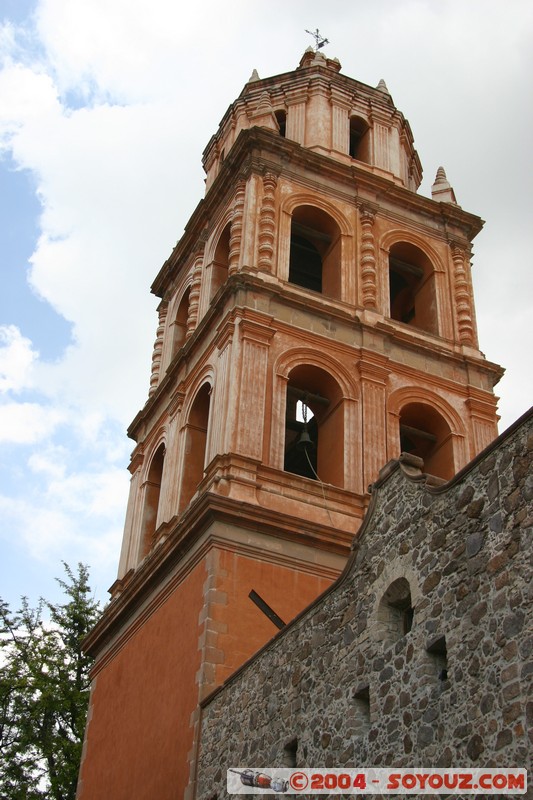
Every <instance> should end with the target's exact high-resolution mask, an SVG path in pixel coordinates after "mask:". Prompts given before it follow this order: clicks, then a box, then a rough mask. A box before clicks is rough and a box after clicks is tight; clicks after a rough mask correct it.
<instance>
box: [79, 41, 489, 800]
mask: <svg viewBox="0 0 533 800" xmlns="http://www.w3.org/2000/svg"><path fill="white" fill-rule="evenodd" d="M203 164H204V168H205V172H206V193H205V197H204V199H203V200H201V201H200V203H199V205H198V206H197V208H196V210H195V211H194V213H193V215H192V217H191V218H190V220H189V222H188V224H187V226H186V229H185V233H184V235H183V237H182V239H181V240H180V241H179V242H178V244H177V245H176V247H175V249H174V251H173V252H172V254H171V255H170V257H169V259H168V260H167V261H166V262H165V264H164V265H163V267H162V269H161V271H160V272H159V274H158V276H157V277H156V279H155V282H154V284H153V286H152V291H153V292H154V293H155V294H156V295H157V296H158V297H159V298H160V299H161V302H160V305H159V324H158V327H157V335H156V341H155V345H154V351H153V360H152V372H151V379H150V390H149V397H148V400H147V403H146V405H145V406H144V408H143V409H142V410H141V411H140V412H139V413H138V415H137V416H136V418H135V419H134V421H133V423H132V424H131V427H130V429H129V435H130V436H131V438H132V439H134V441H135V442H136V447H135V450H134V451H133V455H132V459H131V464H130V472H131V491H130V499H129V503H128V509H127V514H126V523H125V530H124V539H123V546H122V553H121V557H120V566H119V574H118V580H117V581H116V582H115V584H114V585H113V586H112V587H111V590H110V591H111V602H110V604H109V606H108V608H107V610H106V612H105V613H104V616H103V618H102V620H101V622H100V623H99V624H98V626H97V627H96V628H95V630H94V631H93V633H92V634H91V635H90V637H89V640H88V642H87V649H88V650H89V652H91V653H92V654H94V656H95V658H96V661H95V666H94V669H93V686H92V699H91V708H90V714H89V722H88V726H87V732H86V742H85V750H84V758H83V761H82V767H81V772H80V782H79V788H78V797H79V798H80V800H88V799H89V798H90V799H91V800H97V798H101V797H103V796H109V797H113V798H115V800H119V799H120V798H130V797H135V798H138V799H139V800H141V799H142V798H146V800H148V798H150V799H151V798H153V797H157V798H158V800H165V799H166V798H169V799H170V798H175V797H182V796H184V797H187V798H193V797H194V785H195V763H196V746H197V745H196V742H197V736H198V729H199V725H200V721H201V719H200V718H201V712H200V708H199V703H200V701H201V699H202V698H203V697H204V696H206V694H207V693H209V692H211V691H212V690H213V689H214V688H215V687H216V686H217V685H219V684H220V683H221V682H223V681H224V680H225V679H226V678H227V677H228V676H229V675H230V674H231V673H232V672H233V671H234V670H235V669H237V668H238V667H239V666H240V665H241V664H242V663H243V662H244V661H245V660H246V659H247V658H249V657H250V656H251V655H252V654H253V653H254V652H255V651H256V650H257V649H258V648H259V647H261V646H262V645H263V644H264V643H265V642H266V641H267V640H268V639H269V638H270V637H271V636H273V635H274V634H275V632H276V628H275V626H274V625H273V623H272V622H271V620H270V619H269V618H268V617H267V616H266V615H265V614H264V613H263V611H262V610H261V609H260V608H258V607H257V605H255V604H254V603H253V602H252V600H251V599H250V596H249V595H250V593H251V592H252V593H255V595H254V596H257V595H259V597H260V598H261V599H262V600H263V601H264V602H265V603H266V604H267V605H268V606H270V607H271V608H272V609H273V610H274V611H275V612H276V614H277V615H278V616H279V617H281V619H282V620H284V621H285V622H288V621H289V620H290V619H292V618H293V617H294V616H295V615H296V614H297V613H298V612H299V611H301V610H302V609H303V608H304V607H305V606H307V605H308V604H309V603H310V602H311V601H312V600H313V599H315V598H316V597H317V596H318V595H319V594H320V592H322V591H323V590H324V589H325V588H326V587H327V586H328V585H329V584H330V583H331V582H332V581H333V580H334V579H335V578H336V577H337V576H338V575H339V574H340V572H341V570H342V568H343V566H344V564H345V562H346V558H347V556H348V553H349V549H350V544H351V541H352V539H353V536H354V534H356V532H357V530H358V528H359V525H360V523H361V521H362V519H363V517H364V514H365V510H366V508H367V505H368V500H369V495H368V487H369V485H370V484H371V483H372V482H373V481H375V480H376V478H377V476H378V471H379V469H380V468H381V467H382V466H383V465H384V464H385V463H386V462H387V461H388V460H390V459H391V458H395V457H398V456H399V454H400V452H401V451H408V452H410V453H412V454H414V455H417V456H419V457H420V458H421V459H422V460H423V462H424V470H425V471H426V472H427V473H430V474H431V475H433V476H434V480H435V482H436V483H438V482H439V481H442V480H447V479H449V478H451V477H452V476H453V475H454V474H455V473H456V472H457V471H458V470H459V469H460V468H461V467H463V466H464V465H465V464H466V463H467V462H468V461H469V460H470V459H471V458H472V457H473V456H474V455H475V454H477V453H478V452H479V451H480V450H481V449H483V447H485V446H486V445H487V444H488V443H489V442H490V441H491V440H492V439H493V438H494V437H495V435H496V434H497V428H496V423H497V415H496V398H495V397H494V394H493V386H494V385H495V383H496V382H497V381H498V379H499V377H500V376H501V369H500V368H499V367H497V366H496V365H494V364H492V363H490V362H488V361H487V360H486V359H485V358H484V356H483V354H482V353H481V352H480V351H479V348H478V341H477V332H476V321H475V312H474V300H473V295H472V284H471V277H470V254H471V242H472V240H473V238H474V237H475V236H476V235H477V233H479V231H480V230H481V227H482V222H481V220H480V219H479V217H477V216H474V215H472V214H470V213H468V212H466V211H464V210H463V209H462V208H461V207H460V206H459V205H458V204H457V202H456V199H455V195H454V192H453V189H452V188H451V186H450V184H449V183H448V181H447V178H446V175H445V173H444V170H443V169H442V168H441V169H439V171H438V173H437V177H436V180H435V183H434V185H433V189H432V198H431V199H428V198H426V197H423V196H421V195H419V194H417V189H418V187H419V185H420V181H421V177H422V168H421V165H420V161H419V158H418V155H417V153H416V150H415V149H414V144H413V136H412V133H411V129H410V127H409V124H408V122H407V121H406V119H405V118H404V117H403V115H402V114H401V112H400V111H398V110H397V109H396V108H395V106H394V104H393V101H392V98H391V96H390V94H389V92H388V89H387V87H386V85H385V83H384V82H383V81H380V83H379V85H378V86H377V87H376V88H372V87H369V86H366V85H365V84H363V83H360V82H358V81H356V80H353V79H351V78H349V77H347V76H345V75H342V74H341V72H340V64H339V62H338V61H337V60H336V59H329V58H327V57H325V56H324V55H323V54H322V53H320V52H314V51H312V50H311V49H310V50H308V51H307V52H306V53H305V54H304V56H303V58H302V59H301V61H300V64H299V66H298V68H297V69H296V70H294V71H293V72H289V73H286V74H283V75H278V76H275V77H271V78H266V79H260V78H259V76H258V75H257V73H256V72H255V71H254V73H253V74H252V76H251V78H250V80H249V81H248V83H247V84H246V85H245V87H244V89H243V91H242V92H241V94H240V96H239V97H238V98H237V100H236V101H235V102H234V103H233V104H232V105H231V106H230V107H229V108H228V110H227V112H226V114H225V115H224V117H223V119H222V121H221V123H220V126H219V129H218V131H217V132H216V134H215V135H214V136H213V137H212V139H211V140H210V142H209V143H208V145H207V147H206V149H205V151H204V154H203ZM309 646H310V648H312V642H310V643H309ZM251 702H252V700H251ZM265 702H266V700H265ZM228 713H230V712H228Z"/></svg>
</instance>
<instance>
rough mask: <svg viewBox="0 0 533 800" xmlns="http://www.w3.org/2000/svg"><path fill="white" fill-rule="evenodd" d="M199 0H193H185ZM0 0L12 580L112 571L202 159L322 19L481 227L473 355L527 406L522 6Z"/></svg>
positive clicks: (6, 538)
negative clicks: (169, 268)
mask: <svg viewBox="0 0 533 800" xmlns="http://www.w3.org/2000/svg"><path fill="white" fill-rule="evenodd" d="M189 6H190V7H189ZM189 6H188V7H187V8H185V7H183V6H181V5H180V4H177V3H176V2H175V0H172V1H171V0H150V2H148V0H129V2H126V0H90V1H89V0H32V2H30V1H29V0H0V275H1V291H0V518H1V520H2V522H1V524H0V595H1V596H2V597H3V598H4V599H6V600H8V601H9V602H11V603H12V604H16V602H17V600H18V598H19V597H20V595H22V594H26V595H28V596H29V597H30V599H31V600H32V601H35V599H36V598H37V597H38V596H39V595H42V594H44V595H45V596H47V597H50V598H54V597H56V596H57V595H58V589H57V587H56V585H55V582H54V577H55V576H60V575H61V573H62V567H61V560H63V559H64V560H66V561H67V562H69V563H71V564H75V563H76V562H77V561H80V560H81V561H83V562H85V563H88V564H89V566H90V568H91V574H92V582H93V585H94V587H95V590H96V592H97V595H98V596H99V597H100V598H102V599H105V597H106V590H107V588H108V587H109V586H110V585H111V583H112V582H113V580H114V579H115V574H116V568H117V564H118V556H119V550H120V542H121V535H122V526H123V520H124V515H125V508H126V501H127V492H128V472H127V464H128V460H129V453H130V452H131V450H132V449H133V442H131V441H130V440H128V439H127V437H126V434H125V430H126V428H127V425H128V424H129V422H130V421H131V419H132V418H133V417H134V416H135V414H136V413H137V411H138V410H139V408H141V407H142V405H143V404H144V402H145V401H146V398H147V390H148V385H149V373H150V360H151V350H152V344H153V339H154V335H155V330H156V324H157V318H156V300H155V298H154V297H153V296H151V295H150V292H149V287H150V284H151V282H152V280H153V278H154V277H155V275H156V274H157V272H158V270H159V268H160V266H161V264H162V263H163V262H164V260H165V259H166V257H167V256H168V254H169V253H170V251H171V249H172V247H173V245H174V243H175V242H176V240H177V239H179V237H180V236H181V233H182V231H183V227H184V225H185V223H186V221H187V219H188V217H189V216H190V214H191V212H192V211H193V209H194V207H195V206H196V204H197V203H198V201H199V200H200V199H201V197H202V194H203V173H202V170H201V154H202V151H203V149H204V147H205V145H206V144H207V142H208V140H209V138H210V136H211V135H212V133H213V132H214V131H215V130H216V127H217V125H218V122H219V120H220V118H221V117H222V115H223V113H224V111H225V110H226V108H227V106H228V105H229V103H230V102H232V100H233V99H234V98H235V97H236V96H237V95H238V93H239V92H240V90H241V88H242V86H243V85H244V83H245V82H246V81H247V79H248V78H249V76H250V74H251V72H252V70H253V69H254V68H256V69H257V70H258V72H259V74H260V75H261V76H262V77H264V76H267V75H271V74H277V73H280V72H285V71H287V70H290V69H293V68H295V67H296V65H297V64H298V61H299V59H300V57H301V55H302V53H303V51H304V50H305V48H306V47H307V46H308V45H309V44H311V43H312V42H311V39H310V37H309V36H308V35H307V34H306V33H305V29H306V28H307V29H310V30H314V29H315V28H316V27H319V28H320V30H321V31H322V33H323V34H324V35H325V36H327V37H328V39H329V40H330V42H331V44H330V45H329V47H328V50H327V52H328V55H330V56H332V57H334V56H336V57H338V58H339V60H340V61H341V64H342V71H343V72H344V73H345V74H348V75H350V76H352V77H354V78H357V79H359V80H361V81H363V82H365V83H368V84H371V85H376V84H377V83H378V81H379V79H380V78H384V79H385V81H386V83H387V86H388V88H389V90H390V92H391V94H392V96H393V98H394V101H395V103H396V105H397V107H398V108H399V109H400V110H401V111H402V112H403V113H404V114H405V115H406V116H407V118H408V119H409V121H410V123H411V127H412V129H413V133H414V136H415V140H416V145H417V148H418V152H419V155H420V157H421V160H422V164H423V167H424V176H425V177H424V184H423V187H422V190H421V191H422V193H423V194H426V195H429V193H430V187H431V183H432V182H433V179H434V176H435V173H436V170H437V168H438V167H439V166H440V165H441V164H442V165H443V166H444V167H445V169H446V172H447V176H448V179H449V180H450V182H451V183H452V185H453V186H454V189H455V192H456V195H457V199H458V202H459V203H460V204H461V205H462V206H463V208H465V209H466V210H468V211H471V212H473V213H476V214H479V215H480V216H481V217H483V218H484V219H485V220H486V226H485V230H484V231H483V232H482V233H481V234H480V235H479V237H478V238H477V239H476V242H475V256H474V280H475V290H476V299H477V315H478V325H479V334H480V342H481V348H482V350H483V351H484V352H485V353H486V355H487V357H488V358H489V359H490V360H493V361H495V362H497V363H500V364H502V365H503V366H505V367H506V368H507V374H506V376H505V378H504V379H503V380H502V382H501V384H500V386H499V387H497V393H498V394H499V395H500V396H501V403H500V412H501V414H502V424H501V429H503V428H505V427H507V425H509V424H510V423H511V422H512V421H513V420H514V419H515V418H516V417H517V416H518V415H519V414H520V413H522V412H523V411H525V410H526V408H527V407H528V406H529V405H530V402H531V393H532V392H531V389H532V378H531V375H530V372H531V370H530V369H529V364H530V362H531V358H530V353H529V339H530V337H531V316H532V303H531V298H532V292H531V246H530V241H529V228H530V225H531V219H533V208H532V205H533V201H532V192H531V186H532V178H533V175H532V159H531V155H530V139H531V130H532V129H533V125H532V122H533V120H532V102H531V98H532V96H533V93H532V86H531V76H532V75H533V69H532V67H533V64H532V56H531V53H532V52H533V10H532V7H531V3H530V2H529V0H528V1H527V2H526V1H525V0H510V2H508V3H507V4H506V5H505V8H503V6H502V4H501V2H494V1H493V0H441V1H440V2H436V0H375V1H374V2H373V3H366V4H362V3H348V2H345V0H331V2H329V3H328V4H324V3H322V2H321V3H319V2H317V1H316V0H293V2H291V3H286V2H282V0H271V2H268V3H267V2H264V1H263V0H256V2H251V3H250V2H249V0H248V2H244V0H229V2H228V3H224V4H222V3H218V2H214V0H205V2H204V3H202V4H196V6H197V7H196V6H194V4H189Z"/></svg>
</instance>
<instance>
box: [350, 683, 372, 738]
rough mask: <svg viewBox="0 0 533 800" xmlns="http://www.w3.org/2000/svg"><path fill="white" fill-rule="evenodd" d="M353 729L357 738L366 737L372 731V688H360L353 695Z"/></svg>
mask: <svg viewBox="0 0 533 800" xmlns="http://www.w3.org/2000/svg"><path fill="white" fill-rule="evenodd" d="M353 711H354V713H353V728H354V732H355V735H356V736H365V735H366V734H367V733H368V731H369V730H370V688H369V687H368V686H362V687H359V688H358V689H356V690H355V691H354V694H353Z"/></svg>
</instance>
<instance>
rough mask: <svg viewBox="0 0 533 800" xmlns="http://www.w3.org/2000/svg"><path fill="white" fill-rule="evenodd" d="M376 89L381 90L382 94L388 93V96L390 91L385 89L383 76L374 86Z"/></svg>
mask: <svg viewBox="0 0 533 800" xmlns="http://www.w3.org/2000/svg"><path fill="white" fill-rule="evenodd" d="M376 89H377V90H378V92H383V94H388V95H389V97H390V92H389V90H388V89H387V84H386V83H385V81H384V80H383V78H381V79H380V81H379V83H378V85H377V86H376Z"/></svg>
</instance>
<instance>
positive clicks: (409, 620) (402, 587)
mask: <svg viewBox="0 0 533 800" xmlns="http://www.w3.org/2000/svg"><path fill="white" fill-rule="evenodd" d="M378 620H379V621H380V623H381V626H382V630H383V638H384V639H385V641H387V642H389V643H390V644H392V643H393V642H396V641H398V640H399V639H401V638H402V636H405V635H406V634H407V633H409V631H410V630H411V629H412V627H413V620H414V609H413V606H412V601H411V589H410V586H409V582H408V581H407V580H406V579H405V578H398V579H397V580H395V581H394V582H393V583H391V585H390V586H389V588H388V589H387V591H386V592H385V594H384V595H383V597H382V598H381V602H380V604H379V608H378Z"/></svg>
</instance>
